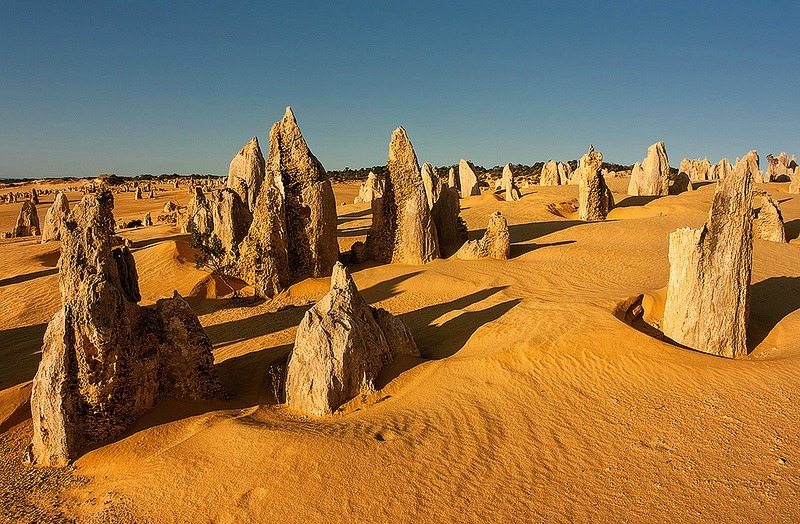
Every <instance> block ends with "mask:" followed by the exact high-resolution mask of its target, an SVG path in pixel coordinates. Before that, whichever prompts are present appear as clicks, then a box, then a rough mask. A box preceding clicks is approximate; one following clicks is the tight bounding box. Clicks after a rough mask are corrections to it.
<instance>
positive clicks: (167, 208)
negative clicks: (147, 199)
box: [164, 200, 178, 213]
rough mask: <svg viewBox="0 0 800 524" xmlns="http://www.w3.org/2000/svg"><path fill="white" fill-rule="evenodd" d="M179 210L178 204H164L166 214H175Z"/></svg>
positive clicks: (170, 201)
mask: <svg viewBox="0 0 800 524" xmlns="http://www.w3.org/2000/svg"><path fill="white" fill-rule="evenodd" d="M177 210H178V204H176V203H175V202H173V201H172V200H167V203H166V204H164V213H174V212H175V211H177Z"/></svg>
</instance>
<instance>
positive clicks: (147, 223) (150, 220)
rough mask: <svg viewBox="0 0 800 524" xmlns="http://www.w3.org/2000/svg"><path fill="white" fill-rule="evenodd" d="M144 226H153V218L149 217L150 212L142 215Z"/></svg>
mask: <svg viewBox="0 0 800 524" xmlns="http://www.w3.org/2000/svg"><path fill="white" fill-rule="evenodd" d="M144 225H145V226H152V225H153V217H152V215H150V211H148V212H147V213H145V214H144Z"/></svg>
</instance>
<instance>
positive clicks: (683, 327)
mask: <svg viewBox="0 0 800 524" xmlns="http://www.w3.org/2000/svg"><path fill="white" fill-rule="evenodd" d="M269 141H270V144H269V154H268V156H267V159H266V160H265V159H264V157H263V155H262V153H261V150H260V146H259V143H258V140H257V138H255V137H254V138H253V139H252V140H251V141H250V142H248V143H247V144H246V145H245V147H244V148H242V150H241V151H240V152H239V153H238V154H237V155H236V156H235V157H234V159H233V160H232V162H231V165H230V170H229V176H228V179H227V183H226V185H227V187H226V188H225V189H223V190H221V191H218V192H216V194H215V195H214V196H212V197H211V198H208V199H207V198H206V197H205V194H204V193H203V190H202V187H200V186H193V187H190V188H189V191H190V192H191V193H193V197H192V199H191V200H190V202H189V205H188V207H187V212H186V216H185V219H184V223H183V227H184V228H186V229H192V228H194V229H196V230H199V231H201V232H205V233H211V234H214V235H217V236H218V237H219V238H220V240H221V241H222V244H223V245H224V246H225V248H226V251H227V253H228V257H229V261H228V262H229V263H230V265H231V267H232V268H233V271H234V272H235V273H236V274H237V275H238V276H239V277H240V278H241V279H242V280H244V281H246V282H247V283H249V284H251V285H253V286H254V288H255V292H256V294H257V295H259V296H263V297H272V296H274V295H276V294H278V293H280V292H281V291H283V290H285V289H286V288H287V287H288V286H289V284H290V283H291V282H293V281H296V280H297V279H299V278H302V277H308V276H310V277H323V276H328V275H330V276H331V288H330V292H329V293H328V294H327V295H325V296H324V297H323V298H322V299H320V300H319V301H318V302H317V303H316V304H315V305H314V306H313V307H312V308H310V309H309V310H308V311H307V313H306V314H305V316H304V317H303V319H302V321H301V323H300V325H299V327H298V330H297V335H296V340H295V344H294V347H293V349H292V352H291V353H290V355H289V358H288V360H287V362H286V365H285V370H284V372H285V376H284V377H283V380H282V384H283V389H284V395H282V396H285V401H286V403H287V405H288V406H290V407H291V408H293V409H294V410H296V411H298V412H301V413H304V414H307V415H313V416H322V415H327V414H330V413H332V412H334V411H336V410H337V409H338V408H339V407H340V406H342V405H343V404H344V403H346V402H348V401H349V400H351V399H353V398H354V397H356V396H358V394H359V393H360V392H364V391H365V390H366V391H369V390H372V389H373V388H374V382H375V380H376V378H377V377H378V375H379V373H380V372H381V370H382V369H383V368H384V367H385V366H387V365H388V364H390V363H392V362H393V361H394V359H395V358H396V357H397V356H398V355H408V356H413V357H419V356H420V352H419V349H418V348H417V345H416V343H415V341H414V338H413V335H412V333H411V331H410V330H409V328H408V327H407V326H406V325H405V324H404V323H403V321H402V320H401V319H399V318H397V317H395V316H393V315H391V314H390V313H388V312H387V311H385V310H383V309H380V308H375V307H372V306H369V305H368V304H367V303H366V302H365V300H364V299H363V298H362V297H361V295H360V294H359V292H358V289H357V287H356V285H355V283H354V281H353V279H352V277H351V275H350V273H349V271H348V270H347V268H346V267H345V266H344V265H343V264H342V263H341V262H340V261H339V259H340V253H339V248H338V242H337V232H336V224H337V215H336V202H335V199H334V194H333V190H332V187H331V183H330V180H329V179H328V176H327V173H326V171H325V169H324V167H323V166H322V164H321V163H320V162H319V160H318V159H317V158H316V157H315V156H314V155H313V154H312V153H311V151H310V149H309V148H308V145H307V144H306V142H305V140H304V138H303V136H302V134H301V133H300V129H299V127H298V125H297V122H296V120H295V117H294V114H293V113H292V111H291V109H290V108H287V110H286V114H285V115H284V117H283V119H282V120H281V121H279V122H277V123H276V124H275V125H274V126H273V127H272V129H271V131H270V135H269ZM769 160H770V174H769V175H767V176H766V178H769V177H770V176H773V175H774V176H782V174H784V173H785V172H786V171H787V170H788V169H790V168H789V161H788V160H787V159H784V158H783V156H782V157H780V158H779V159H773V158H772V157H770V158H769ZM602 161H603V156H602V154H601V153H599V152H597V151H595V150H594V148H593V147H590V148H589V151H588V152H587V153H586V154H585V155H584V156H583V157H582V158H581V159H580V160H579V162H578V166H577V168H576V169H575V170H574V172H573V171H572V169H571V167H570V165H569V164H568V163H556V162H554V161H552V160H551V161H549V162H547V163H546V164H545V166H544V168H543V169H542V176H541V179H540V184H541V185H561V184H577V185H579V186H580V189H579V199H578V206H577V209H578V213H579V216H580V218H581V220H585V221H596V220H605V219H606V217H607V215H608V213H609V212H610V211H611V209H612V208H613V206H614V198H613V196H612V194H611V191H610V189H609V188H608V186H607V185H606V182H605V178H604V176H605V170H601V166H602ZM784 164H785V165H784ZM387 167H388V176H387V177H379V176H377V175H376V174H374V173H370V174H369V176H368V177H367V180H366V181H365V182H364V183H363V184H362V186H361V188H360V191H359V195H358V197H357V198H356V201H357V202H369V203H370V204H371V207H372V213H373V221H372V226H371V229H370V231H369V234H368V235H367V239H366V242H364V243H360V242H357V243H356V244H355V245H354V246H353V248H352V249H351V252H350V253H349V257H350V260H351V261H352V262H363V261H366V260H370V259H371V260H375V261H378V262H385V263H405V264H425V263H427V262H430V261H432V260H434V259H436V258H440V257H441V253H442V250H443V249H444V248H452V249H454V251H455V253H456V256H457V257H458V258H460V259H465V260H471V259H477V258H496V259H500V260H504V259H508V258H509V255H510V235H509V228H508V224H507V222H506V219H505V218H504V217H503V216H502V215H501V214H500V213H499V212H496V213H493V214H492V215H490V217H489V224H488V227H487V229H486V232H485V234H484V235H483V237H482V238H480V239H476V240H472V241H468V240H467V227H466V223H465V222H464V220H463V219H462V218H461V216H460V204H459V199H460V198H461V197H462V196H471V195H479V194H480V188H479V185H478V177H477V175H476V173H475V167H474V165H472V163H471V162H469V161H467V160H462V161H461V162H460V164H459V166H458V176H456V174H455V172H454V170H453V169H451V170H450V173H449V178H448V181H447V183H443V182H442V180H441V179H440V178H439V176H438V174H437V173H436V170H435V168H434V167H433V166H431V165H430V164H427V163H426V164H423V166H422V167H421V168H420V165H419V162H418V160H417V157H416V154H415V152H414V148H413V146H412V144H411V142H410V140H409V138H408V136H407V134H406V131H405V130H404V129H403V128H402V127H400V128H398V129H396V130H395V131H394V133H393V134H392V137H391V142H390V145H389V161H388V166H387ZM794 168H796V163H795V166H794ZM764 178H765V175H764V174H762V173H761V172H760V171H759V169H758V155H757V154H756V153H755V152H750V153H749V154H748V155H747V156H745V157H744V158H743V159H742V160H740V161H737V162H736V165H735V167H734V168H731V167H730V164H729V163H728V162H727V160H724V159H723V161H721V162H720V163H719V164H717V165H716V166H711V165H710V163H709V162H708V161H707V160H704V161H699V160H697V161H695V160H684V161H683V162H681V169H680V170H679V172H678V174H677V175H676V174H674V173H671V172H670V168H669V162H668V159H667V155H666V149H665V147H664V143H663V142H659V143H657V144H654V145H652V146H651V147H650V148H649V149H648V154H647V157H646V158H645V160H644V161H643V162H642V163H641V164H638V163H637V164H636V165H635V166H634V168H633V172H632V174H631V182H630V186H629V189H628V193H629V194H631V195H637V196H638V195H666V194H668V193H669V192H670V191H671V190H672V188H674V187H676V186H677V187H679V188H681V190H690V189H691V182H692V181H700V180H711V179H715V180H720V182H719V184H718V187H717V189H716V193H715V196H714V201H713V204H712V208H711V213H710V216H709V219H708V222H707V223H706V224H705V225H704V226H703V228H701V229H699V230H694V229H690V228H686V229H679V230H677V231H675V232H674V233H672V235H671V236H670V247H669V260H670V278H669V287H668V293H667V299H666V306H665V312H664V319H663V325H662V330H663V334H664V335H665V336H666V337H668V338H669V339H671V340H673V341H674V342H677V343H678V344H681V345H684V346H688V347H691V348H694V349H697V350H700V351H705V352H708V353H713V354H717V355H723V356H728V357H735V356H739V355H742V354H744V353H746V351H747V349H746V328H747V319H748V308H749V283H750V274H751V265H752V240H753V234H754V233H753V231H754V229H755V231H756V232H757V235H758V236H759V237H760V238H767V239H770V240H776V241H782V242H785V241H786V239H785V234H784V232H783V221H782V217H781V215H780V210H779V209H778V206H777V204H776V203H775V202H774V201H773V200H772V199H771V198H770V197H769V196H768V195H766V194H763V195H762V206H761V210H760V212H759V214H758V218H757V219H755V226H754V217H753V213H752V211H751V206H752V201H753V194H754V191H753V189H752V183H753V181H755V180H763V179H764ZM684 179H685V180H684ZM176 187H177V183H176ZM136 191H137V192H136V194H135V198H141V188H139V187H137V188H136ZM495 191H497V192H499V193H501V194H503V196H504V197H505V199H506V200H509V201H513V200H518V199H519V198H520V191H519V189H518V188H517V186H516V184H515V182H514V177H513V174H512V172H511V168H510V166H509V165H506V166H505V168H504V169H503V175H502V179H501V180H500V181H499V182H498V184H497V186H496V187H495ZM168 204H169V203H168ZM30 206H34V204H33V203H32V202H31V204H30ZM30 206H29V207H30ZM113 207H114V197H113V195H112V194H111V192H110V191H108V190H107V189H101V190H99V191H97V192H95V193H90V194H87V195H86V196H84V198H83V199H82V200H81V201H80V202H78V203H77V204H76V205H75V206H74V207H73V209H72V210H70V207H69V204H68V202H67V199H66V197H65V195H64V194H63V193H59V194H58V195H57V196H56V198H55V201H54V202H53V205H52V206H51V208H50V210H49V211H48V212H47V216H46V219H45V226H44V230H43V234H42V242H46V241H49V240H61V242H62V247H61V261H60V276H59V286H60V292H61V300H62V308H61V309H60V310H59V312H58V313H56V314H55V316H54V317H53V318H52V320H51V321H50V323H49V324H48V326H47V330H46V332H45V336H44V345H43V350H42V362H41V364H40V366H39V370H38V372H37V374H36V377H35V378H34V383H33V391H32V397H31V411H32V416H33V429H34V435H33V440H32V443H31V444H30V446H29V447H28V448H27V449H26V452H25V460H26V461H28V462H29V463H31V464H35V465H43V466H62V465H65V464H67V463H69V462H70V461H71V460H73V459H75V458H76V457H77V456H79V454H80V453H81V451H82V450H84V449H85V448H86V447H87V446H88V445H90V444H92V443H95V442H99V441H102V440H106V439H109V438H114V437H116V436H119V435H120V434H121V433H123V432H124V431H125V430H126V429H127V427H128V426H129V424H130V423H131V421H132V420H134V419H135V418H136V417H137V416H139V415H141V414H142V413H144V412H145V411H147V410H148V409H150V408H152V407H153V405H154V404H155V402H156V401H157V400H158V399H159V398H161V397H164V396H170V397H177V398H182V399H194V400H199V399H211V398H216V397H220V396H221V395H224V392H223V388H222V386H221V385H220V382H219V380H218V378H217V375H216V371H215V368H214V364H213V361H214V357H213V354H212V344H211V341H210V339H209V338H208V336H207V335H206V333H205V331H204V330H203V328H202V326H201V324H200V322H199V320H198V318H197V316H196V315H195V314H194V313H193V311H192V309H191V308H190V307H189V305H188V304H187V303H186V301H184V300H183V299H182V298H181V297H180V296H179V295H178V294H177V292H176V293H175V295H174V296H173V297H172V298H164V299H161V300H159V301H158V302H157V303H156V304H155V305H154V306H151V307H142V306H139V305H138V304H137V302H139V301H140V294H139V287H138V275H137V272H136V264H135V261H134V258H133V255H132V253H131V251H130V249H129V248H128V247H126V246H125V245H119V241H118V237H115V236H114V231H115V224H114V216H113ZM173 207H174V205H173ZM165 211H167V209H166V208H165ZM170 211H174V209H170ZM23 214H24V217H22V215H23ZM35 216H36V213H35V207H34V208H33V211H31V209H26V208H25V207H23V213H21V217H22V218H21V219H20V220H21V222H22V223H18V226H17V228H18V229H19V228H26V227H27V228H29V229H30V228H34V227H35V228H38V219H36V220H35V221H34V219H33V218H32V217H35ZM25 233H26V234H29V233H28V232H25ZM712 301H713V302H714V307H713V310H714V311H716V312H717V313H716V314H715V315H708V314H707V311H711V310H712V308H711V302H712Z"/></svg>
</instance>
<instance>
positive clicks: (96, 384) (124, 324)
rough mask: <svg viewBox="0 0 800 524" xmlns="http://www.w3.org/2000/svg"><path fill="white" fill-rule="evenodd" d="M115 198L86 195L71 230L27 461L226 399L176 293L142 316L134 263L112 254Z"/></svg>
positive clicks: (124, 252) (125, 253) (70, 455)
mask: <svg viewBox="0 0 800 524" xmlns="http://www.w3.org/2000/svg"><path fill="white" fill-rule="evenodd" d="M113 207H114V199H113V196H112V194H111V192H110V191H108V190H103V191H101V192H99V193H94V194H88V195H87V196H85V197H84V198H83V200H81V202H80V203H78V204H77V205H76V206H75V208H74V209H73V211H72V213H70V216H69V218H68V219H67V221H66V222H65V227H64V231H63V232H62V254H61V270H60V276H59V284H60V290H61V300H62V304H63V305H62V308H61V310H60V311H59V312H58V313H56V314H55V316H54V317H53V319H52V320H51V321H50V323H49V324H48V326H47V330H46V332H45V336H44V346H43V348H42V361H41V363H40V365H39V370H38V372H37V373H36V377H35V378H34V380H33V391H32V395H31V413H32V418H33V440H32V442H31V445H30V446H28V449H27V450H26V453H25V459H26V461H27V462H29V463H31V464H35V465H40V466H63V465H66V464H67V463H69V461H70V460H72V459H74V458H76V457H77V456H78V455H79V453H80V452H81V450H82V449H84V448H85V447H86V446H88V445H89V444H92V443H95V442H100V441H103V440H106V439H109V438H113V437H115V436H117V435H119V434H120V433H122V432H123V431H124V430H125V429H126V428H127V427H128V425H130V423H131V422H132V421H133V420H135V419H136V417H138V416H139V415H140V414H142V413H143V412H144V411H146V410H148V409H150V408H151V407H152V406H153V405H154V403H155V402H156V400H157V399H158V398H160V397H163V396H171V397H175V398H181V399H202V398H210V397H214V396H218V395H219V394H220V392H221V388H220V385H219V382H218V380H217V376H216V372H215V370H214V356H213V354H212V352H211V350H212V345H211V341H210V339H209V338H208V336H207V335H206V334H205V332H204V331H203V328H202V326H201V325H200V322H199V321H198V319H197V316H196V315H195V314H194V313H193V312H192V310H191V308H190V307H189V305H188V304H187V303H186V302H185V301H184V300H183V299H182V298H181V297H180V295H178V294H177V293H175V296H174V297H173V298H171V299H162V300H159V301H158V303H157V304H156V306H155V307H153V308H143V307H140V306H138V305H137V304H136V302H138V301H139V299H140V295H139V286H138V278H137V273H136V265H135V262H134V259H133V255H132V254H131V252H130V250H129V249H128V248H127V247H119V248H114V247H112V246H113V243H114V238H113V237H114V235H113V233H114V216H113V211H112V210H113Z"/></svg>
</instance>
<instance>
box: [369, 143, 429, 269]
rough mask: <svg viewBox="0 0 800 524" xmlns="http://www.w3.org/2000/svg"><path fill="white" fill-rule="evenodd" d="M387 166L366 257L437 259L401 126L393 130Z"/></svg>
mask: <svg viewBox="0 0 800 524" xmlns="http://www.w3.org/2000/svg"><path fill="white" fill-rule="evenodd" d="M388 168H389V179H388V180H386V186H385V191H384V194H383V198H380V199H377V200H374V201H373V202H372V228H371V229H370V233H369V235H367V242H366V251H367V253H368V255H369V258H371V259H373V260H376V261H379V262H387V263H388V262H394V263H401V264H425V263H427V262H430V261H431V260H433V259H435V258H439V244H438V240H437V233H436V226H435V225H434V222H433V219H432V216H431V210H430V208H429V207H428V197H427V196H426V194H425V187H424V184H423V181H422V174H421V172H420V168H419V163H418V162H417V156H416V154H415V153H414V147H413V146H412V145H411V141H410V140H409V139H408V135H407V134H406V131H405V129H403V128H402V127H398V128H397V129H396V130H395V131H394V133H392V139H391V142H390V144H389V162H388Z"/></svg>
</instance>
